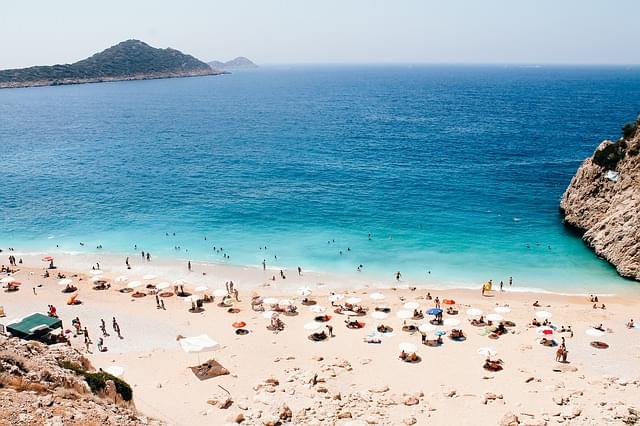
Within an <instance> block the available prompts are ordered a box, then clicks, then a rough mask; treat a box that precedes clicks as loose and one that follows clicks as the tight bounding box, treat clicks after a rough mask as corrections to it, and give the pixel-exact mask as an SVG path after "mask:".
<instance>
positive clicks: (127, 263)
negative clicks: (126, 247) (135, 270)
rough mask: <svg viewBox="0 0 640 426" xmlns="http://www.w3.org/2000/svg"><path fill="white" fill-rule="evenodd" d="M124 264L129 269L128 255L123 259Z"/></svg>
mask: <svg viewBox="0 0 640 426" xmlns="http://www.w3.org/2000/svg"><path fill="white" fill-rule="evenodd" d="M124 264H125V265H127V269H131V265H129V256H127V258H126V259H125V260H124Z"/></svg>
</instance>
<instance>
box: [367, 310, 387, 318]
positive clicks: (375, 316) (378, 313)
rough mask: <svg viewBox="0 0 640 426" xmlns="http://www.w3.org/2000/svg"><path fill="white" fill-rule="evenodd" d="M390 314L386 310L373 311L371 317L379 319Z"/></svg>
mask: <svg viewBox="0 0 640 426" xmlns="http://www.w3.org/2000/svg"><path fill="white" fill-rule="evenodd" d="M388 316H389V315H388V314H385V313H384V312H380V311H374V312H371V318H373V319H377V320H383V319H386V318H387V317H388Z"/></svg>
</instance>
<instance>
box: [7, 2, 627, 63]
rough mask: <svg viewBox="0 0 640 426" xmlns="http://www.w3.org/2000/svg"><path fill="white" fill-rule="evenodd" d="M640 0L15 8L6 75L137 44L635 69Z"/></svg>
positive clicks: (212, 54)
mask: <svg viewBox="0 0 640 426" xmlns="http://www.w3.org/2000/svg"><path fill="white" fill-rule="evenodd" d="M638 16H640V0H528V1H527V0H436V1H432V0H386V1H383V0H315V1H311V0H225V1H220V0H182V1H177V0H175V1H165V0H126V1H125V0H109V1H98V0H58V1H53V0H18V1H4V2H3V4H2V7H1V9H0V40H1V44H0V68H11V67H23V66H30V65H35V64H53V63H65V62H72V61H75V60H78V59H82V58H84V57H86V56H89V55H91V54H92V53H95V52H97V51H99V50H103V49H104V48H106V47H108V46H111V45H113V44H116V43H117V42H119V41H122V40H125V39H129V38H137V39H141V40H143V41H146V42H147V43H149V44H151V45H153V46H156V47H173V48H176V49H179V50H182V51H183V52H186V53H190V54H192V55H194V56H196V57H198V58H200V59H203V60H207V61H209V60H213V59H224V60H227V59H231V58H233V57H235V56H239V55H243V56H247V57H249V58H251V59H253V60H255V61H256V62H258V63H263V64H266V63H326V62H329V63H345V62H359V63H362V62H366V63H391V62H405V63H406V62H409V63H421V62H462V63H571V64H574V63H598V64H603V63H604V64H616V63H625V64H629V63H638V62H639V61H640V43H638V40H640V35H638Z"/></svg>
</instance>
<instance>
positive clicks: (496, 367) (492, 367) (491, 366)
mask: <svg viewBox="0 0 640 426" xmlns="http://www.w3.org/2000/svg"><path fill="white" fill-rule="evenodd" d="M482 368H484V369H485V370H489V371H500V370H502V368H503V367H502V360H501V359H498V360H495V361H492V360H491V359H490V358H487V359H485V360H484V365H483V366H482Z"/></svg>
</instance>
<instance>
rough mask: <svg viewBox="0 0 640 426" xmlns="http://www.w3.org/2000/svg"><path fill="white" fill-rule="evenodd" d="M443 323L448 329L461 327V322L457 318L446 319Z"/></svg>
mask: <svg viewBox="0 0 640 426" xmlns="http://www.w3.org/2000/svg"><path fill="white" fill-rule="evenodd" d="M442 323H443V324H444V325H445V326H447V327H455V326H457V325H460V320H459V319H457V318H446V319H445V320H444V321H443V322H442Z"/></svg>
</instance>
